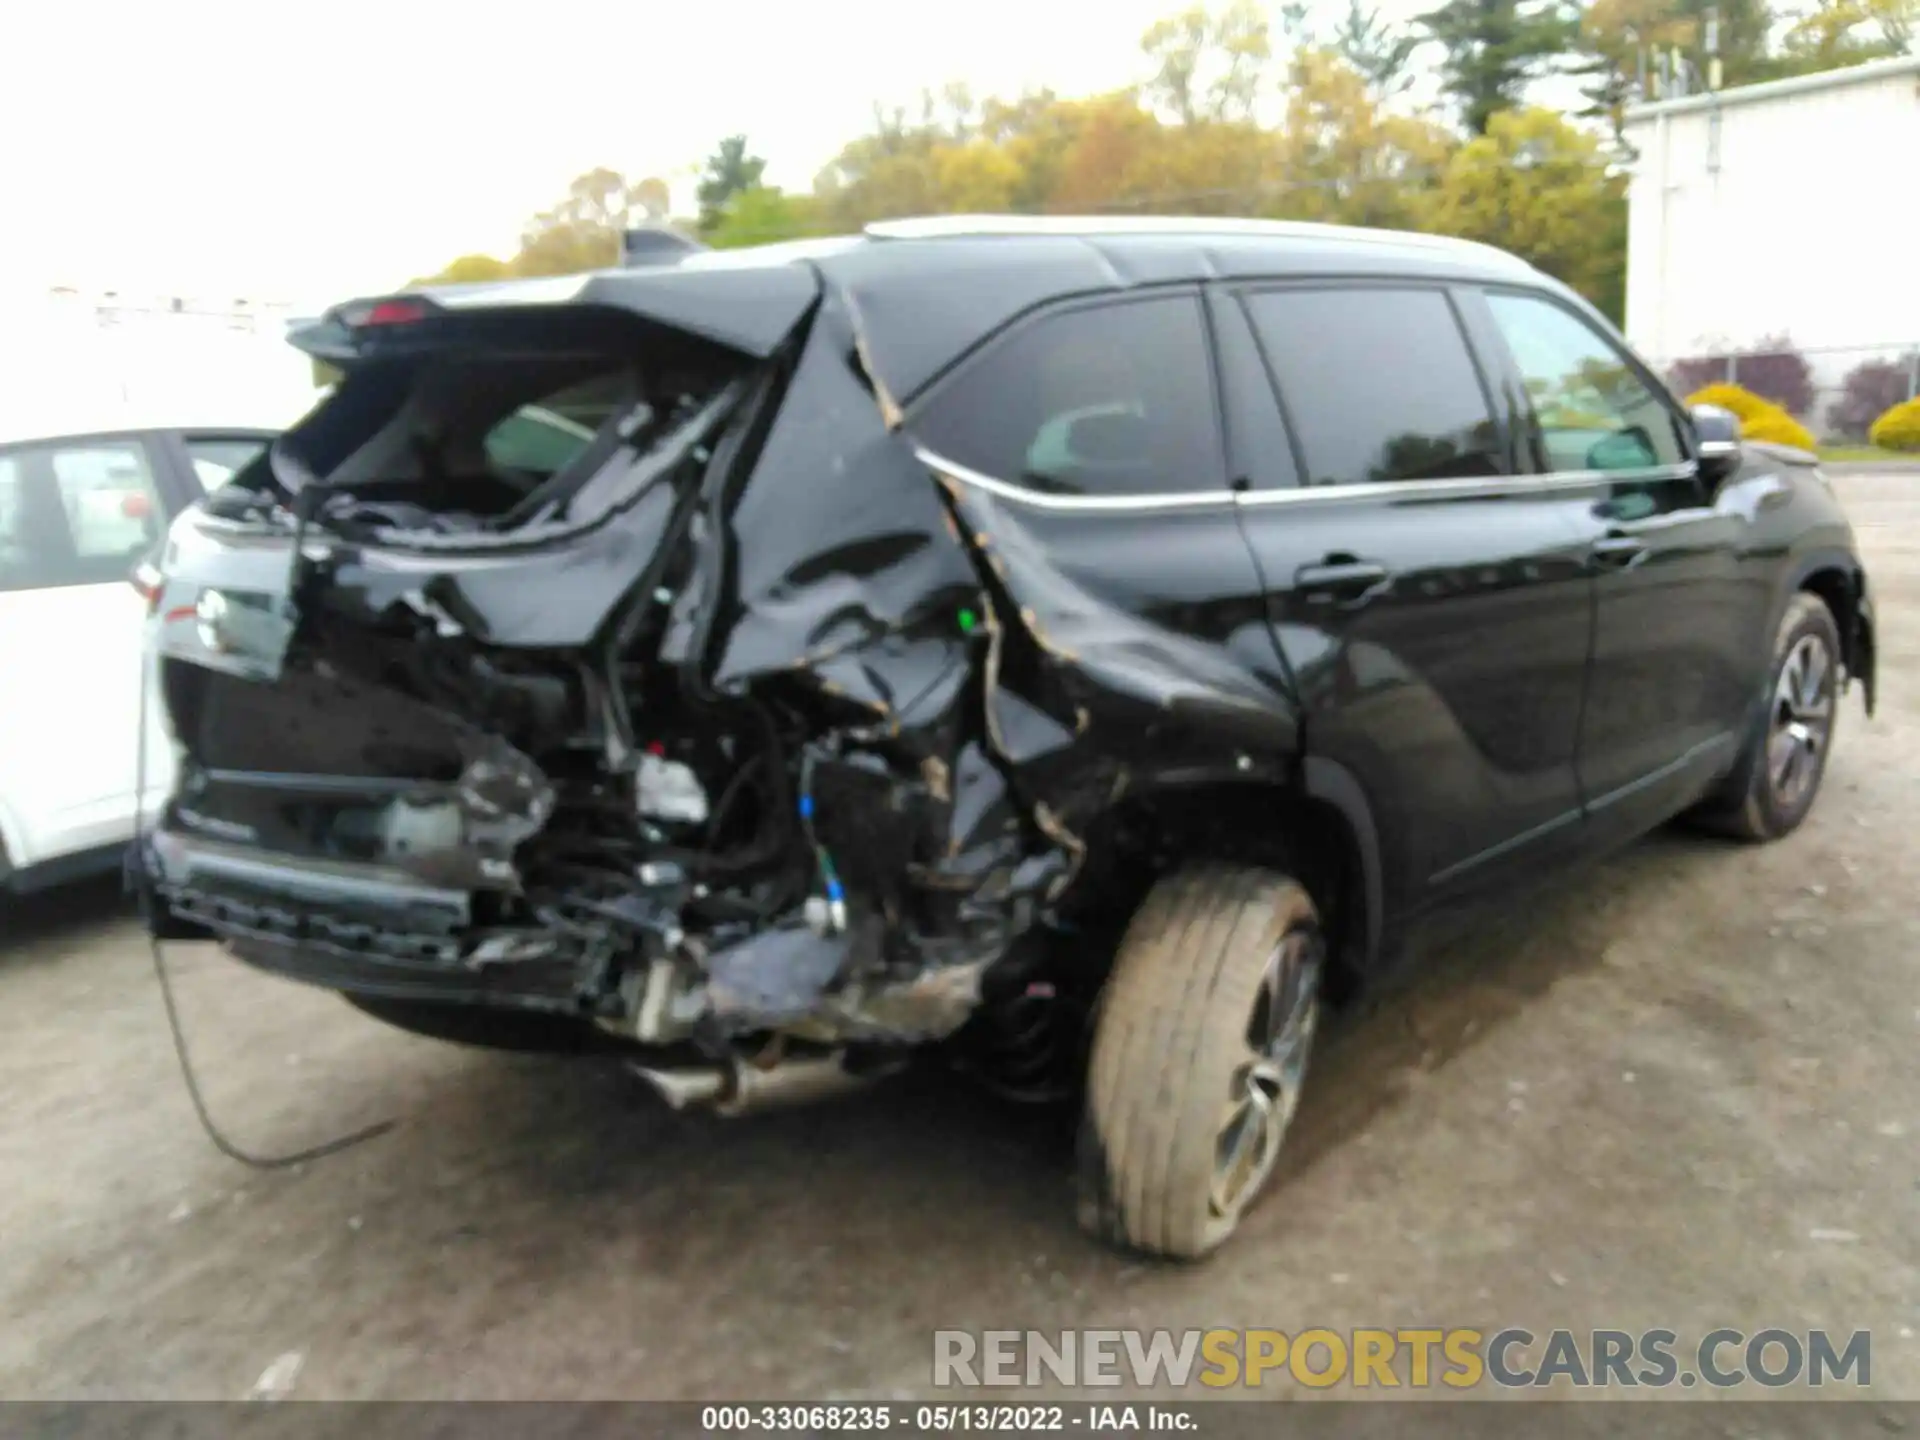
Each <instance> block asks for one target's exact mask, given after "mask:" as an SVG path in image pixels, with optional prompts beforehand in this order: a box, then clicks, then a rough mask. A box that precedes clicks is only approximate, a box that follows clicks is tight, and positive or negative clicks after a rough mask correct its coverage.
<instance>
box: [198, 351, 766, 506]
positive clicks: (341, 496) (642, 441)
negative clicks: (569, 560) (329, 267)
mask: <svg viewBox="0 0 1920 1440" xmlns="http://www.w3.org/2000/svg"><path fill="white" fill-rule="evenodd" d="M493 320H494V323H491V324H489V325H487V326H485V327H479V326H475V327H471V328H469V329H468V330H467V331H466V333H465V334H464V335H461V334H458V333H456V332H455V331H453V330H449V331H448V332H447V338H446V342H445V343H443V344H437V345H435V346H431V347H425V348H422V349H418V350H415V351H410V352H407V353H404V354H397V355H393V356H390V357H385V358H382V359H378V360H374V361H370V362H368V363H366V364H363V365H360V366H356V367H355V368H354V369H352V370H351V371H350V372H349V373H348V374H347V375H346V376H345V378H344V379H343V380H342V381H341V382H340V383H339V385H338V386H336V387H335V390H334V392H333V394H332V395H330V396H329V397H328V398H327V399H326V400H325V401H323V402H322V403H321V404H320V405H319V406H318V407H316V409H315V410H314V411H313V413H312V414H310V415H309V416H308V417H307V418H306V419H305V420H303V421H302V422H301V423H300V424H299V425H297V426H295V427H294V429H293V430H291V431H289V432H288V433H287V435H286V437H284V442H283V446H282V447H277V449H278V450H279V451H280V452H281V453H278V454H276V455H275V457H274V463H273V464H272V467H271V468H272V473H273V476H274V477H275V479H276V480H277V481H278V483H279V486H280V488H281V489H283V490H286V491H289V492H292V491H297V490H298V489H299V488H301V487H302V485H303V484H304V483H306V474H305V473H303V472H311V475H312V476H313V477H314V479H315V480H317V481H318V482H319V483H320V484H322V485H323V486H324V487H325V490H326V492H327V493H326V498H325V500H324V501H323V503H322V506H321V508H320V511H319V515H320V516H321V517H322V518H323V519H324V523H327V524H330V525H357V526H362V527H367V528H372V529H377V530H381V531H386V532H410V531H411V532H418V533H420V534H421V535H422V536H423V537H425V536H440V537H445V536H457V535H466V536H471V537H473V538H476V539H478V538H481V537H484V536H485V535H488V534H503V535H504V534H509V533H514V532H517V531H520V530H521V529H522V528H523V527H527V526H529V525H534V524H539V525H548V524H561V525H579V524H587V523H591V522H592V521H593V520H594V519H596V518H597V514H589V513H586V511H587V508H588V502H589V501H591V502H593V503H597V504H599V505H601V506H602V507H603V508H602V512H601V513H604V508H606V507H611V506H616V505H618V504H620V503H622V501H623V500H624V499H628V498H631V497H630V496H627V495H623V494H622V493H621V492H620V491H619V490H618V487H615V486H609V485H605V484H600V485H591V486H590V484H589V482H591V481H593V480H594V479H595V478H596V476H599V475H601V474H602V473H603V472H606V471H609V470H610V469H611V468H612V467H613V466H615V465H616V464H622V463H624V462H623V460H622V457H623V456H624V457H626V458H629V459H630V458H631V457H633V456H635V455H645V454H648V453H649V452H650V451H651V450H652V449H653V448H654V447H656V446H660V445H663V444H674V443H691V442H689V441H688V440H687V422H688V421H689V420H691V419H693V418H694V417H696V416H699V415H702V414H705V413H708V411H709V407H710V406H711V405H712V403H713V401H714V400H715V399H716V398H718V397H720V396H722V395H723V394H728V393H732V394H737V393H738V387H737V386H736V385H734V383H733V382H735V381H737V380H739V379H740V378H741V377H742V376H744V375H745V374H746V373H747V372H748V371H749V370H750V369H751V368H752V367H753V365H754V364H755V363H756V362H754V361H752V360H750V359H749V358H748V357H746V356H744V355H741V354H739V353H737V352H734V351H730V350H725V349H722V348H721V347H719V346H716V345H713V344H711V343H709V342H707V341H703V340H700V339H697V338H696V337H693V336H690V335H686V334H684V333H682V332H678V331H673V330H668V329H664V328H663V327H660V326H656V325H646V324H640V323H637V322H636V323H627V324H623V325H614V326H609V325H606V324H604V323H594V324H590V323H586V322H584V321H583V323H582V324H581V326H580V327H579V330H580V333H578V334H573V333H568V332H565V331H561V332H557V333H556V331H555V330H554V328H553V326H552V323H551V317H549V318H548V323H547V324H546V325H544V326H542V327H541V328H540V329H539V330H538V331H536V332H529V333H525V334H515V333H514V331H513V329H512V328H511V327H510V326H507V325H503V324H501V323H499V321H498V317H493ZM649 473H656V474H657V473H658V472H657V470H650V471H649ZM229 488H231V487H229ZM383 538H386V539H394V538H397V537H395V536H394V535H392V534H388V535H386V536H384V537H383Z"/></svg>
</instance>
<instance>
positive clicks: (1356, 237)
mask: <svg viewBox="0 0 1920 1440" xmlns="http://www.w3.org/2000/svg"><path fill="white" fill-rule="evenodd" d="M864 233H865V234H866V235H867V236H868V238H870V239H874V240H938V239H951V238H959V237H966V236H986V235H1080V236H1101V235H1193V236H1206V235H1221V236H1226V235H1245V236H1251V237H1257V238H1262V239H1270V240H1302V241H1312V240H1336V241H1341V242H1347V243H1371V244H1376V245H1400V246H1407V247H1412V248H1418V249H1429V250H1442V251H1450V252H1453V253H1456V254H1471V255H1476V256H1480V257H1482V258H1492V257H1495V256H1498V257H1499V258H1501V259H1504V260H1506V261H1508V262H1509V263H1511V264H1514V265H1520V266H1524V265H1525V263H1526V262H1524V261H1522V260H1520V259H1518V257H1516V256H1514V255H1512V254H1510V253H1509V252H1507V251H1505V250H1502V249H1500V248H1499V247H1497V246H1494V245H1486V244H1482V243H1481V242H1480V241H1478V240H1462V239H1459V238H1457V237H1455V236H1452V235H1425V234H1421V233H1419V232H1417V231H1412V230H1375V229H1367V228H1363V227H1361V226H1357V225H1323V224H1320V223H1318V222H1316V221H1308V220H1255V219H1245V218H1241V217H1237V216H1219V215H918V216H911V217H907V218H903V219H899V220H876V221H874V222H873V223H871V224H869V225H868V226H866V227H865V232H864Z"/></svg>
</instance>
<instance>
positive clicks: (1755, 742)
mask: <svg viewBox="0 0 1920 1440" xmlns="http://www.w3.org/2000/svg"><path fill="white" fill-rule="evenodd" d="M1843 653H1844V652H1843V651H1842V649H1841V646H1840V626H1839V624H1838V623H1837V622H1836V621H1835V620H1834V618H1833V612H1832V611H1831V610H1829V609H1828V608H1827V606H1826V603H1825V602H1824V601H1823V600H1821V599H1820V597H1819V596H1817V595H1810V594H1807V593H1805V592H1802V593H1800V594H1798V595H1795V596H1794V597H1793V599H1792V601H1791V602H1789V604H1788V605H1787V612H1786V614H1785V615H1783V616H1782V617H1781V620H1780V629H1779V631H1778V632H1777V633H1776V635H1775V637H1774V642H1773V664H1772V665H1771V666H1770V667H1769V668H1768V670H1767V690H1766V695H1765V697H1764V706H1763V708H1761V710H1760V713H1759V714H1758V715H1757V717H1756V719H1755V723H1754V729H1753V732H1752V733H1751V734H1749V735H1748V737H1747V743H1746V746H1745V748H1744V750H1743V751H1742V756H1743V758H1742V760H1741V763H1740V766H1739V768H1738V769H1737V770H1736V771H1735V773H1734V778H1733V780H1732V782H1731V784H1730V786H1729V790H1730V791H1731V794H1730V795H1729V797H1728V798H1727V799H1726V800H1725V801H1723V802H1722V803H1720V804H1718V805H1716V806H1714V807H1712V808H1710V809H1708V810H1706V811H1704V812H1702V815H1701V817H1700V818H1701V820H1702V822H1703V823H1704V824H1706V825H1707V826H1708V827H1709V828H1711V829H1714V830H1717V831H1719V832H1720V833H1721V834H1724V835H1731V836H1733V837H1734V838H1736V839H1740V840H1749V841H1762V840H1778V839H1779V838H1780V837H1781V836H1783V835H1787V834H1791V833H1792V832H1793V831H1794V830H1796V829H1798V828H1799V826H1800V822H1801V821H1803V820H1805V819H1806V818H1807V814H1808V812H1809V811H1811V810H1812V809H1813V802H1814V800H1815V799H1816V798H1817V797H1818V796H1819V794H1820V781H1821V780H1822V778H1823V777H1824V776H1825V775H1826V770H1827V757H1828V756H1829V755H1830V754H1831V753H1832V752H1833V737H1834V732H1835V729H1836V728H1837V726H1838V722H1839V719H1840V686H1839V677H1840V673H1841V656H1842V654H1843ZM1808 656H1813V657H1817V662H1816V661H1809V660H1808V659H1807V658H1806V657H1808ZM1815 663H1817V665H1818V667H1819V673H1818V674H1815V675H1813V676H1812V685H1811V687H1809V686H1808V685H1807V684H1805V683H1801V682H1804V681H1805V680H1806V679H1807V678H1808V672H1809V667H1810V666H1811V665H1813V664H1815ZM1790 671H1792V672H1793V673H1792V674H1790V673H1789V672H1790ZM1796 676H1798V677H1799V679H1798V680H1796V679H1795V677H1796ZM1789 752H1792V753H1791V756H1790V757H1789V758H1791V759H1792V760H1793V762H1794V763H1792V764H1790V765H1788V766H1786V767H1784V768H1783V765H1782V763H1781V761H1782V757H1783V756H1789Z"/></svg>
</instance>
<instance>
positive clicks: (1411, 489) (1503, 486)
mask: <svg viewBox="0 0 1920 1440" xmlns="http://www.w3.org/2000/svg"><path fill="white" fill-rule="evenodd" d="M913 453H914V455H915V456H916V457H917V458H918V459H919V460H920V463H921V464H923V465H925V466H926V467H927V468H928V469H930V470H932V471H934V472H935V473H937V474H940V475H944V476H946V477H947V478H949V479H951V480H957V481H959V482H960V483H961V484H963V485H967V486H970V487H972V488H974V489H977V490H984V491H986V492H987V493H988V494H989V495H995V496H998V497H999V498H1001V499H1003V500H1008V501H1011V502H1012V503H1014V504H1016V505H1026V506H1030V507H1032V508H1033V509H1036V510H1053V511H1067V512H1082V513H1092V514H1100V513H1120V514H1129V515H1131V514H1145V513H1151V512H1154V511H1159V510H1203V509H1208V508H1210V507H1213V506H1219V505H1248V506H1268V505H1315V504H1321V503H1337V502H1339V501H1342V500H1383V499H1385V500H1391V499H1398V498H1401V497H1419V496H1432V497H1435V498H1440V497H1443V496H1452V497H1456V498H1459V497H1465V498H1469V499H1471V498H1474V497H1477V496H1481V495H1485V496H1487V497H1489V498H1493V499H1498V498H1500V497H1501V496H1504V495H1533V494H1540V493H1542V492H1546V491H1553V490H1580V489H1588V488H1591V487H1593V486H1596V485H1632V484H1637V483H1644V482H1648V481H1663V480H1691V479H1693V478H1694V475H1695V473H1696V468H1697V467H1696V466H1695V465H1694V463H1693V462H1692V461H1687V462H1686V463H1684V464H1681V465H1654V466H1649V467H1647V468H1644V469H1639V470H1559V471H1555V472H1553V473H1551V474H1546V475H1497V476H1489V477H1486V478H1481V477H1478V476H1470V477H1465V478H1462V479H1455V480H1375V481H1366V482H1363V483H1361V484H1358V485H1302V486H1297V487H1295V488H1294V489H1290V490H1197V491H1192V492H1188V493H1180V494H1170V495H1049V494H1046V493H1045V492H1044V491H1039V490H1029V489H1027V488H1026V487H1025V486H1022V485H1014V484H1011V483H1009V482H1008V481H1005V480H999V479H996V478H994V477H993V476H991V475H983V474H981V473H980V472H979V471H978V470H972V469H969V468H968V467H967V466H965V465H962V464H960V463H959V462H958V461H956V460H949V459H947V458H946V457H945V456H944V455H940V454H938V453H936V452H935V451H932V450H929V449H928V448H927V447H926V446H924V445H916V446H915V447H914V451H913Z"/></svg>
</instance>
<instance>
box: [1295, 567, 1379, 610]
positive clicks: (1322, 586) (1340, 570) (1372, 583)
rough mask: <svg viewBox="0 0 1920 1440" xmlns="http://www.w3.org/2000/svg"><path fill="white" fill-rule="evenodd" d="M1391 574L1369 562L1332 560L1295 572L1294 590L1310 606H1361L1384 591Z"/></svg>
mask: <svg viewBox="0 0 1920 1440" xmlns="http://www.w3.org/2000/svg"><path fill="white" fill-rule="evenodd" d="M1392 578H1393V577H1392V572H1391V571H1389V570H1388V569H1387V567H1386V566H1384V565H1378V564H1375V563H1374V562H1373V561H1371V560H1335V561H1328V562H1326V563H1323V564H1320V565H1302V566H1301V567H1300V568H1299V569H1298V570H1296V571H1295V572H1294V575H1293V584H1294V589H1295V590H1297V591H1299V592H1300V594H1301V597H1302V598H1303V599H1305V600H1306V601H1308V602H1309V603H1310V604H1316V605H1325V604H1329V603H1332V602H1336V601H1337V602H1339V603H1340V604H1342V605H1349V606H1352V605H1364V604H1365V603H1366V602H1367V601H1369V600H1371V599H1372V598H1373V597H1374V596H1375V595H1377V594H1379V593H1380V592H1381V591H1382V590H1384V589H1386V587H1387V582H1388V581H1389V580H1390V579H1392Z"/></svg>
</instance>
